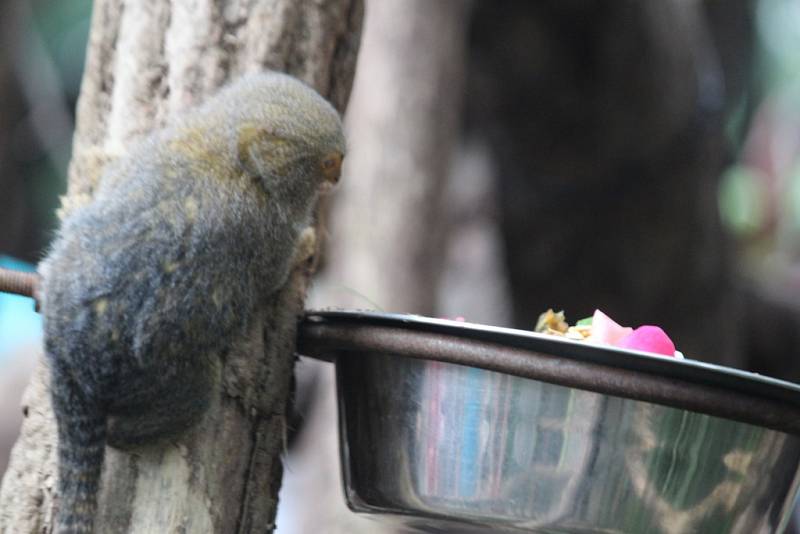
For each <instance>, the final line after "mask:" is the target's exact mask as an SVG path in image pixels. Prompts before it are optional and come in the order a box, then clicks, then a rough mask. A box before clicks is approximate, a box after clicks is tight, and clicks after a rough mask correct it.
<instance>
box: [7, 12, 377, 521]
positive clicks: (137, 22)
mask: <svg viewBox="0 0 800 534" xmlns="http://www.w3.org/2000/svg"><path fill="white" fill-rule="evenodd" d="M361 16H362V6H361V1H360V0H324V1H312V0H304V1H302V2H298V1H296V0H276V1H272V2H267V1H258V2H250V3H239V2H232V1H231V2H222V3H219V2H211V1H205V0H204V1H200V2H189V1H185V0H179V1H175V2H167V1H164V0H147V1H142V2H132V3H130V2H123V1H122V0H99V1H98V2H96V4H95V7H94V14H93V20H92V28H91V35H90V43H89V50H88V58H87V64H86V71H85V75H84V79H83V84H82V88H81V96H80V101H79V104H78V113H77V131H76V133H75V138H74V154H73V159H72V162H71V165H70V172H69V189H68V195H67V196H66V197H65V198H64V199H63V206H62V209H63V210H70V209H73V208H74V207H76V206H79V205H81V204H83V203H84V202H86V201H87V200H89V199H90V198H91V196H92V193H93V191H94V189H95V186H96V184H97V179H98V177H99V175H100V173H101V171H102V168H103V166H104V165H105V163H106V162H108V161H109V160H111V159H113V158H114V157H115V156H117V155H119V154H122V153H124V152H125V147H126V146H127V144H128V143H129V142H130V140H131V139H134V138H135V137H137V136H139V135H142V134H144V133H146V132H148V131H150V130H151V129H152V128H154V127H157V126H160V125H162V124H163V123H164V122H165V120H166V119H167V118H169V117H170V116H171V115H173V114H174V113H176V112H179V111H181V110H184V109H186V108H188V107H191V106H193V105H195V104H197V103H199V102H200V101H202V100H203V99H204V98H205V97H206V96H207V95H209V94H211V93H213V92H214V91H215V90H216V89H217V88H218V87H219V86H220V85H222V84H223V83H225V82H226V81H227V80H229V79H232V78H235V77H237V76H239V75H241V74H242V73H244V72H246V71H252V70H259V69H266V68H271V69H277V70H282V71H286V72H289V73H291V74H293V75H295V76H297V77H299V78H301V79H303V80H305V81H306V82H308V83H309V84H311V85H312V86H314V87H315V88H316V89H317V90H318V91H319V92H320V93H322V94H323V95H326V96H327V97H329V98H330V99H331V101H332V102H333V103H334V104H335V105H336V106H337V107H338V108H339V109H340V110H343V108H344V105H345V102H346V101H347V98H348V95H349V92H350V86H351V82H352V77H353V73H354V67H355V59H356V53H357V49H358V42H359V32H360V26H361ZM310 274H311V273H310V272H309V271H308V270H307V269H304V268H298V269H297V270H296V271H295V272H293V273H292V276H291V278H290V280H289V281H288V282H287V285H286V286H285V287H284V288H283V289H282V290H281V291H280V292H279V293H278V295H277V296H276V297H275V299H274V301H273V302H270V303H268V305H267V310H266V312H265V313H264V316H263V317H262V318H261V321H255V324H256V327H254V328H253V331H251V332H249V333H248V334H247V335H246V336H245V337H244V338H243V339H241V340H240V342H239V343H237V344H236V345H235V346H234V347H232V350H231V351H230V354H228V356H227V357H226V360H225V362H224V369H223V379H222V384H223V386H222V387H221V390H220V391H219V392H218V395H217V396H216V399H215V402H213V405H212V408H211V409H210V411H209V413H208V414H207V416H206V417H205V418H204V420H203V421H202V423H201V424H200V425H198V427H197V428H196V429H193V430H192V431H191V432H190V433H189V434H188V435H187V436H186V437H185V438H183V439H181V440H178V441H177V442H175V443H172V444H170V445H167V446H159V447H156V446H153V447H148V448H143V449H141V450H139V451H137V452H136V454H127V453H123V452H120V451H116V450H114V449H110V448H109V449H107V455H106V461H105V465H104V469H103V479H102V487H101V495H100V499H99V513H98V519H97V521H96V531H97V532H102V533H104V534H105V533H111V532H119V533H128V532H165V533H166V532H197V533H200V532H202V533H211V532H217V533H226V534H227V533H229V532H263V531H269V530H271V529H272V525H273V518H274V515H275V509H276V505H277V491H278V487H279V485H280V480H281V473H282V467H281V462H280V453H281V452H282V450H283V444H284V435H285V418H286V417H285V415H286V409H287V403H288V399H289V393H290V389H291V388H290V383H291V373H292V367H293V361H294V356H293V340H294V329H295V324H296V316H297V314H299V313H300V312H301V311H302V308H303V300H304V297H305V292H306V287H307V284H308V281H309V277H310ZM47 382H48V373H47V369H46V365H45V364H44V363H42V364H40V365H39V368H38V370H37V372H36V374H35V377H34V379H33V381H32V383H31V385H30V386H29V388H28V390H27V392H26V395H25V398H24V401H23V413H24V414H25V422H24V424H23V429H22V435H21V437H20V439H19V440H18V442H17V444H16V446H15V448H14V451H13V452H12V457H11V463H10V466H9V469H8V471H7V473H6V476H5V477H4V479H3V485H2V488H0V531H2V532H7V533H9V534H10V533H14V534H17V533H34V532H36V533H39V532H47V531H49V529H50V528H51V526H52V517H53V508H54V505H55V506H57V500H58V498H57V495H55V494H54V488H55V477H56V475H55V473H56V466H55V439H56V438H55V423H54V421H53V417H52V413H51V409H50V405H49V396H48V385H47Z"/></svg>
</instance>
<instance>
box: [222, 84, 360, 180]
mask: <svg viewBox="0 0 800 534" xmlns="http://www.w3.org/2000/svg"><path fill="white" fill-rule="evenodd" d="M212 101H216V102H221V103H222V106H224V108H225V114H226V115H227V117H228V118H227V120H228V121H229V122H228V128H227V131H228V132H229V135H231V134H232V138H230V142H232V143H233V144H234V154H235V157H236V158H237V163H238V164H239V165H240V166H241V168H242V169H243V170H244V171H245V172H247V173H249V174H250V175H251V176H253V177H255V178H257V179H259V180H260V181H261V182H262V183H263V185H264V187H265V189H266V190H267V191H268V192H275V191H279V190H285V189H288V190H290V191H293V192H295V193H297V194H302V192H303V191H307V192H309V193H310V192H312V191H313V192H314V193H316V192H318V191H320V190H326V189H329V188H330V187H332V186H333V185H335V184H336V183H337V182H338V181H339V176H340V174H341V166H342V159H343V158H344V154H345V138H344V133H343V131H342V122H341V119H340V118H339V114H338V113H337V111H336V110H335V109H334V108H333V106H331V105H330V104H329V103H328V102H327V101H326V100H325V99H324V98H322V97H321V96H320V95H319V94H317V93H316V92H315V91H314V90H313V89H312V88H310V87H309V86H307V85H305V84H304V83H302V82H300V81H299V80H297V79H295V78H292V77H291V76H288V75H285V74H279V73H259V74H253V75H249V76H245V77H243V78H242V79H240V80H239V81H237V82H236V83H234V84H232V85H231V86H229V87H227V88H226V89H224V90H223V91H221V92H220V93H219V94H218V95H217V96H215V97H214V98H213V99H212ZM207 105H209V106H211V108H212V109H213V106H214V103H213V102H209V104H207Z"/></svg>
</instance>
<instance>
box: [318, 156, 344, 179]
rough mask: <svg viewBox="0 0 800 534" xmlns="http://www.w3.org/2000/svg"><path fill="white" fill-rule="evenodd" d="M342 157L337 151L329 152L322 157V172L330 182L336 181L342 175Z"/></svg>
mask: <svg viewBox="0 0 800 534" xmlns="http://www.w3.org/2000/svg"><path fill="white" fill-rule="evenodd" d="M342 158H343V156H342V154H340V153H339V152H331V153H330V154H328V155H327V156H325V157H324V158H322V174H323V175H324V176H325V180H327V181H328V182H330V183H331V184H335V183H337V182H338V181H339V177H340V176H341V175H342Z"/></svg>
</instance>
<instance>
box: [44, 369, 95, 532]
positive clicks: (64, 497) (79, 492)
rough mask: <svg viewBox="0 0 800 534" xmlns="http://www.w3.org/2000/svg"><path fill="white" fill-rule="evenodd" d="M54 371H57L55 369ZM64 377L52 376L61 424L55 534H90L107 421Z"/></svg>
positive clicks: (59, 423)
mask: <svg viewBox="0 0 800 534" xmlns="http://www.w3.org/2000/svg"><path fill="white" fill-rule="evenodd" d="M54 367H56V366H55V365H54ZM64 375H65V373H58V372H57V371H56V370H54V372H53V383H52V386H51V388H52V394H53V407H54V409H55V413H56V418H57V422H58V493H59V498H58V504H57V506H58V508H57V514H56V529H55V532H56V534H91V533H93V532H94V519H95V514H96V511H97V490H98V487H99V484H100V471H101V469H102V467H103V455H104V453H105V442H106V418H105V416H104V414H103V413H102V412H101V411H100V410H99V409H98V408H97V407H96V406H92V405H91V403H89V402H87V401H86V399H85V397H84V395H82V392H81V391H80V390H79V389H78V387H77V384H76V383H75V382H74V380H73V379H72V378H71V377H70V376H64Z"/></svg>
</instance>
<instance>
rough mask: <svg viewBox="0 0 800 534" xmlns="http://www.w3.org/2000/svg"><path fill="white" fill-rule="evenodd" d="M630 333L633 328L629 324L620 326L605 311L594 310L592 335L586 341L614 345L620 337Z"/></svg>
mask: <svg viewBox="0 0 800 534" xmlns="http://www.w3.org/2000/svg"><path fill="white" fill-rule="evenodd" d="M631 333H633V328H631V327H629V326H620V325H618V324H617V323H616V322H614V320H613V319H612V318H611V317H609V316H608V315H606V314H605V313H603V312H601V311H600V310H595V311H594V315H593V316H592V335H590V336H589V337H588V338H586V341H588V342H590V343H603V344H606V345H616V344H617V342H618V341H619V340H620V339H622V338H624V337H625V336H628V335H630V334H631Z"/></svg>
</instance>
